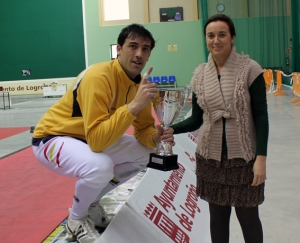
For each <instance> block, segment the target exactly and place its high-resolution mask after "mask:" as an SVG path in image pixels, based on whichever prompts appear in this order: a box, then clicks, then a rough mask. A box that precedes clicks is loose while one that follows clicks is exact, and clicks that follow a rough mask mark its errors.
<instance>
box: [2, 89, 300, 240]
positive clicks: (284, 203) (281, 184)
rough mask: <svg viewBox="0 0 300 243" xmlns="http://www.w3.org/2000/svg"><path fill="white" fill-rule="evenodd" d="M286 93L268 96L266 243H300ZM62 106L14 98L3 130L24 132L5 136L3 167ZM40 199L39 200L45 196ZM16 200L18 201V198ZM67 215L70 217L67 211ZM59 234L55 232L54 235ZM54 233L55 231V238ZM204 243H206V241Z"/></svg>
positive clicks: (295, 111)
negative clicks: (42, 119) (48, 114)
mask: <svg viewBox="0 0 300 243" xmlns="http://www.w3.org/2000/svg"><path fill="white" fill-rule="evenodd" d="M283 91H284V92H286V93H287V94H288V96H274V95H273V94H272V93H268V94H267V96H268V105H269V118H270V136H269V149H268V151H269V152H268V153H269V154H268V160H267V178H268V179H267V181H266V193H265V195H266V200H265V202H264V203H263V204H262V205H261V207H260V215H261V220H262V224H263V227H264V238H265V241H264V242H265V243H298V242H299V239H300V230H299V229H300V189H299V185H300V106H294V105H293V104H291V103H289V101H290V100H292V99H293V97H294V96H293V94H292V91H291V90H290V88H286V87H284V89H283ZM56 100H57V98H43V97H42V96H12V106H11V109H9V110H3V109H0V128H1V129H3V128H7V129H12V131H14V129H13V128H19V130H18V131H17V132H16V134H14V132H12V133H11V135H9V134H8V135H6V136H4V137H3V138H1V136H0V165H1V164H2V162H3V163H4V161H5V159H7V158H9V157H10V156H14V155H15V153H16V152H18V151H23V149H24V148H28V147H29V146H30V142H31V141H30V140H31V135H32V134H31V133H30V132H29V128H30V126H34V125H35V124H36V122H37V121H38V120H39V118H40V117H41V116H42V114H43V113H44V112H45V110H46V109H47V108H48V107H49V106H51V105H52V104H53V103H54V102H55V101H56ZM187 109H189V106H187V108H186V110H187ZM20 128H22V129H23V128H24V129H25V131H23V130H22V129H20ZM26 128H28V129H26ZM0 133H1V130H0ZM21 159H22V158H21ZM17 179H18V178H15V180H17ZM28 180H30V178H28ZM137 181H138V179H135V180H134V181H132V183H131V185H128V186H129V187H130V186H132V185H135V184H137ZM129 183H130V182H129ZM5 190H7V191H9V190H12V189H11V188H4V187H1V185H0V195H1V198H2V197H3V196H4V194H5ZM124 190H126V189H124ZM5 195H6V194H5ZM129 195H130V194H126V195H125V196H124V198H123V199H124V200H126V196H129ZM36 197H37V198H38V197H39V195H36ZM53 197H59V195H53ZM15 200H18V199H17V198H15ZM22 203H23V202H22V201H19V202H17V204H19V207H22ZM0 205H1V204H0ZM65 210H66V216H67V208H66V209H65ZM8 215H9V214H8ZM0 216H1V210H0ZM3 220H5V219H4V218H3V217H0V225H3V224H2V223H3V222H4V221H3ZM1 221H2V222H1ZM42 223H43V222H40V224H42ZM54 229H55V227H53V229H52V230H54ZM52 230H49V234H50V233H51V232H52ZM0 232H1V235H2V236H3V235H5V234H6V232H3V229H1V227H0ZM33 234H34V232H32V235H33ZM4 238H5V237H4ZM29 238H30V236H29V237H28V236H27V237H26V239H23V240H22V241H20V242H25V243H26V242H29V243H39V242H35V241H31V240H30V239H29ZM0 241H1V240H0ZM1 242H3V241H1ZM6 242H11V241H4V242H3V243H6ZM199 242H200V243H201V241H200V240H199ZM230 242H231V243H241V242H243V237H242V233H241V230H240V226H239V224H238V221H237V219H236V216H235V213H234V211H233V213H232V218H231V240H230Z"/></svg>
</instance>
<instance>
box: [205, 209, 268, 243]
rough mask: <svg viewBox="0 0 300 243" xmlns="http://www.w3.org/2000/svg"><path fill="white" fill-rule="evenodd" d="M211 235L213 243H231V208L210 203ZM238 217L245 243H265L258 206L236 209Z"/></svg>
mask: <svg viewBox="0 0 300 243" xmlns="http://www.w3.org/2000/svg"><path fill="white" fill-rule="evenodd" d="M209 212H210V234H211V241H212V243H229V222H230V214H231V206H219V205H216V204H213V203H209ZM235 213H236V216H237V218H238V220H239V223H240V225H241V228H242V231H243V235H244V240H245V243H263V230H262V225H261V222H260V219H259V213H258V206H256V207H251V208H244V207H236V208H235Z"/></svg>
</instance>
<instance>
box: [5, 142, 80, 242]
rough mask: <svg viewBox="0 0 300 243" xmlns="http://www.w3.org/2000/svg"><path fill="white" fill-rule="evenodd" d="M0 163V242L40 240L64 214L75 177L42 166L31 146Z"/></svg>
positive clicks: (68, 204) (62, 218)
mask: <svg viewBox="0 0 300 243" xmlns="http://www.w3.org/2000/svg"><path fill="white" fill-rule="evenodd" d="M0 166H1V169H0V235H1V240H0V242H1V243H11V242H22V243H40V242H42V241H43V240H44V239H45V238H46V237H47V236H48V235H49V234H50V232H52V231H53V229H55V227H56V226H58V225H59V224H60V223H61V222H62V221H63V220H64V219H65V218H66V217H67V216H68V208H69V206H70V205H71V204H72V195H73V191H74V184H75V179H73V178H67V177H63V176H59V175H56V174H55V173H53V172H51V171H49V170H47V169H46V168H44V167H43V166H42V165H41V164H39V162H38V161H37V160H36V159H35V157H34V155H33V152H32V149H31V147H30V148H27V149H25V150H23V151H21V152H18V153H16V154H13V155H11V156H8V157H6V158H4V159H1V160H0Z"/></svg>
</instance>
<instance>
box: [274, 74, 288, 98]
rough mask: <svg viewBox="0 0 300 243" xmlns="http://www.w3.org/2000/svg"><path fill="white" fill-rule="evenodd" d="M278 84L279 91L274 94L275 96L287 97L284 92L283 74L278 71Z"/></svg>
mask: <svg viewBox="0 0 300 243" xmlns="http://www.w3.org/2000/svg"><path fill="white" fill-rule="evenodd" d="M276 83H277V89H276V90H275V91H274V92H273V94H274V95H275V96H279V95H282V96H286V95H287V94H286V93H284V92H283V91H282V73H281V71H280V70H276Z"/></svg>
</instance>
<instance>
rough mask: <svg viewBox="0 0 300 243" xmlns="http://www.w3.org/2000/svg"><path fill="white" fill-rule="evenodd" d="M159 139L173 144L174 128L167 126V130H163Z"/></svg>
mask: <svg viewBox="0 0 300 243" xmlns="http://www.w3.org/2000/svg"><path fill="white" fill-rule="evenodd" d="M161 140H163V141H164V142H169V143H171V145H172V146H174V145H175V144H176V143H175V141H174V130H173V128H169V129H168V130H165V131H163V135H162V136H161Z"/></svg>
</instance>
